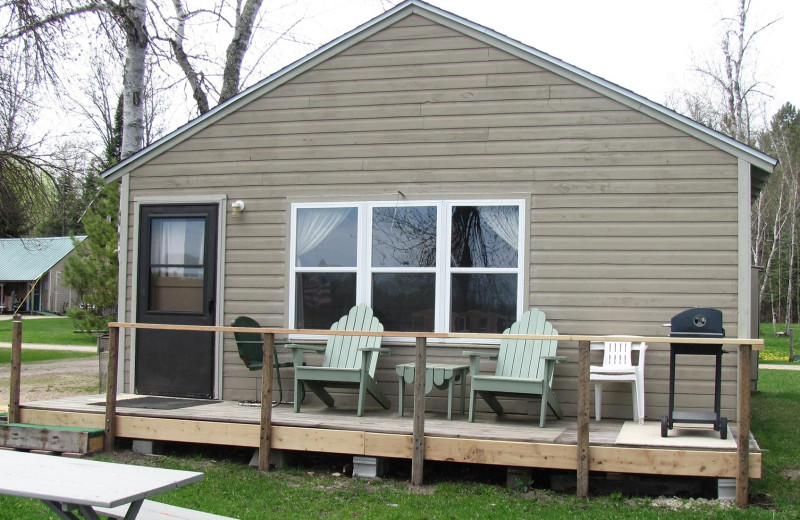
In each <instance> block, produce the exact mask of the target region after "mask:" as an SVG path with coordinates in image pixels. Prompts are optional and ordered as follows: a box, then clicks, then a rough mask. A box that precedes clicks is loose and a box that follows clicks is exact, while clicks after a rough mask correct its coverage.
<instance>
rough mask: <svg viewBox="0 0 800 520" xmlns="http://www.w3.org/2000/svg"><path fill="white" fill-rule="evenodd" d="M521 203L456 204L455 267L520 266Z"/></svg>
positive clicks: (453, 264) (453, 230)
mask: <svg viewBox="0 0 800 520" xmlns="http://www.w3.org/2000/svg"><path fill="white" fill-rule="evenodd" d="M518 240H519V207H518V206H454V207H453V212H452V239H451V243H450V250H451V265H452V266H453V267H512V268H515V267H518V254H517V244H518V243H519V242H518Z"/></svg>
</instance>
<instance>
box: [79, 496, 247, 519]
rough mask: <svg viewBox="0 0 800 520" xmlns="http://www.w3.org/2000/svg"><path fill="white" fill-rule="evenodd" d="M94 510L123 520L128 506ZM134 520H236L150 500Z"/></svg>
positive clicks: (143, 505) (96, 508)
mask: <svg viewBox="0 0 800 520" xmlns="http://www.w3.org/2000/svg"><path fill="white" fill-rule="evenodd" d="M94 510H95V511H97V512H98V513H100V514H102V515H106V516H108V517H109V518H123V517H124V516H125V513H126V512H127V511H128V506H127V505H124V506H119V507H95V508H94ZM136 518H137V520H237V519H236V518H232V517H230V516H220V515H214V514H211V513H204V512H203V511H197V510H195V509H187V508H185V507H178V506H171V505H169V504H162V503H161V502H153V501H152V500H145V501H144V502H143V503H142V508H141V509H140V510H139V514H138V515H137V516H136Z"/></svg>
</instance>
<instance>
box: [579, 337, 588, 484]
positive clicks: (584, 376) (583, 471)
mask: <svg viewBox="0 0 800 520" xmlns="http://www.w3.org/2000/svg"><path fill="white" fill-rule="evenodd" d="M589 346H590V342H588V341H579V342H578V461H577V462H578V464H577V467H578V481H577V486H576V487H577V490H576V493H577V495H578V496H579V497H586V496H588V495H589V353H590V349H589Z"/></svg>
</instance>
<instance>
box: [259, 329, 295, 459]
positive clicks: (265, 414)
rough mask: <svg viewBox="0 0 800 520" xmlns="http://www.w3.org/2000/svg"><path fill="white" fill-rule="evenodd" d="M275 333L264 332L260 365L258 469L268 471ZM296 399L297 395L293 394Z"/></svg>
mask: <svg viewBox="0 0 800 520" xmlns="http://www.w3.org/2000/svg"><path fill="white" fill-rule="evenodd" d="M274 349H275V334H264V348H263V352H262V359H261V362H262V366H261V433H260V438H259V442H258V471H260V472H262V473H266V472H268V471H269V450H270V437H271V430H270V427H271V425H272V374H273V373H274V371H273V369H272V365H273V364H274V362H275V360H274V357H275V352H274ZM295 399H297V396H295Z"/></svg>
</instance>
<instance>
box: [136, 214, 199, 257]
mask: <svg viewBox="0 0 800 520" xmlns="http://www.w3.org/2000/svg"><path fill="white" fill-rule="evenodd" d="M205 229H206V221H205V219H204V218H201V217H198V218H193V217H188V218H187V217H177V218H176V217H162V218H154V219H152V220H151V230H150V265H202V264H203V247H204V245H205V241H204V240H203V238H204V236H205Z"/></svg>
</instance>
